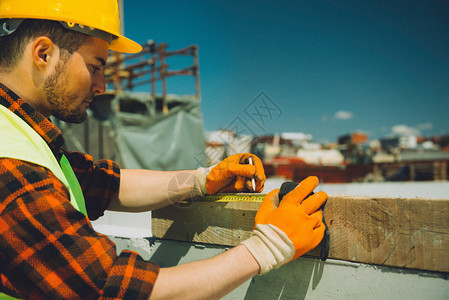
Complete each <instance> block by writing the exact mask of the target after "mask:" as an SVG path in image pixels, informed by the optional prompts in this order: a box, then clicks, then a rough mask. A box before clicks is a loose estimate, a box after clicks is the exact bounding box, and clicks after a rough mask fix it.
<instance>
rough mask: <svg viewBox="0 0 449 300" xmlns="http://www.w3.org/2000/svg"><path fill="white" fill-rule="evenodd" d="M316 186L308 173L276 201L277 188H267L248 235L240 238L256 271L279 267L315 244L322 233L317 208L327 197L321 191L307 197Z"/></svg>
mask: <svg viewBox="0 0 449 300" xmlns="http://www.w3.org/2000/svg"><path fill="white" fill-rule="evenodd" d="M317 186H318V178H317V177H315V176H310V177H308V178H306V179H305V180H303V181H302V182H301V183H300V184H299V185H298V186H297V187H296V188H295V189H294V190H292V191H291V192H290V193H288V194H287V195H285V197H284V198H283V200H282V202H281V204H280V205H279V197H278V194H279V189H277V190H273V191H271V192H270V193H269V194H268V195H267V196H266V197H265V199H264V201H263V202H262V204H261V206H260V208H259V210H258V212H257V214H256V218H255V223H256V225H255V228H254V231H253V233H252V235H251V237H250V238H249V239H247V240H245V241H243V242H242V244H244V245H245V246H246V247H247V248H248V250H249V251H250V252H251V254H252V255H253V256H254V258H255V259H256V260H257V262H258V263H259V265H260V272H259V274H265V273H267V272H268V271H270V270H271V269H275V268H279V267H280V266H282V265H284V264H286V263H288V262H289V261H291V260H293V259H296V258H298V257H299V256H301V255H303V254H304V253H306V252H308V251H309V250H312V249H313V248H315V247H316V246H317V245H318V244H319V243H320V242H321V240H322V238H323V236H324V230H325V226H324V224H323V222H322V219H323V215H322V212H321V211H317V210H318V209H319V208H320V206H321V205H323V204H324V202H326V200H327V194H326V193H325V192H318V193H316V194H314V195H311V196H309V197H308V195H309V194H310V193H311V192H312V191H313V189H314V188H316V187H317Z"/></svg>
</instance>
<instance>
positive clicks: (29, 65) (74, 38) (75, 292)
mask: <svg viewBox="0 0 449 300" xmlns="http://www.w3.org/2000/svg"><path fill="white" fill-rule="evenodd" d="M0 45H1V46H0V137H1V138H0V280H1V281H0V292H2V293H4V294H7V295H11V296H12V297H15V298H26V299H28V298H30V299H31V298H32V299H97V298H102V299H103V298H104V299H122V298H123V299H144V298H145V299H146V298H152V299H158V298H183V299H187V298H192V299H202V298H204V299H210V298H219V297H221V296H223V295H225V294H226V293H228V292H230V291H231V290H232V289H234V288H236V287H237V286H239V285H240V284H242V283H243V282H245V281H246V280H248V279H249V278H251V277H252V276H255V275H256V274H265V273H267V272H269V271H270V270H271V269H273V268H278V267H280V266H282V265H284V264H286V263H288V262H289V261H291V260H293V259H295V258H297V257H299V256H300V255H302V254H304V253H306V252H307V251H309V250H310V249H312V248H314V247H315V246H317V245H318V243H319V242H320V241H321V239H322V237H323V234H324V225H323V223H322V214H321V212H320V211H319V210H318V208H319V207H320V206H321V205H322V204H323V203H324V202H325V201H326V199H327V195H326V194H325V193H323V192H319V193H316V194H314V195H313V196H309V197H308V195H309V193H310V192H311V191H312V190H313V189H314V188H315V187H316V186H317V184H318V180H317V178H316V177H310V178H307V179H306V180H304V181H303V182H302V183H301V184H300V185H299V186H298V187H297V188H295V189H294V190H293V191H292V192H290V193H289V194H287V195H286V196H285V197H284V199H283V201H282V203H281V204H280V205H278V203H279V200H278V190H275V191H272V192H270V193H269V194H268V195H267V196H266V197H265V200H264V202H263V203H262V205H261V207H260V209H259V211H258V213H257V216H256V219H255V227H254V231H253V235H252V236H251V237H250V238H249V239H247V240H246V241H244V242H242V244H241V245H239V246H236V247H234V248H232V249H230V250H228V251H226V252H224V253H222V254H220V255H218V256H216V257H213V258H210V259H207V260H202V261H197V262H193V263H189V264H185V265H179V266H175V267H172V268H159V266H157V265H156V264H154V263H152V262H149V261H145V260H143V259H142V258H141V257H140V256H139V255H138V254H137V253H135V252H132V251H123V252H121V253H120V254H117V253H116V248H115V245H114V243H113V242H112V241H111V240H109V238H108V237H106V236H104V235H101V234H98V233H96V232H95V231H94V230H93V229H92V226H91V224H90V221H89V219H90V220H94V219H97V218H98V217H100V216H101V215H103V212H104V210H106V209H110V210H116V211H145V210H152V209H156V208H160V207H163V206H166V205H169V204H171V203H172V202H173V200H174V199H176V200H182V199H186V198H188V197H190V196H191V195H192V193H195V194H196V195H205V194H214V193H216V192H220V191H228V192H240V191H252V188H251V179H252V178H254V179H255V183H256V191H258V192H260V191H262V189H263V185H264V181H265V175H264V171H263V167H262V163H261V161H260V160H259V159H258V158H257V157H256V156H254V155H252V154H248V153H246V154H236V155H233V156H230V157H229V158H227V159H225V160H224V161H222V162H221V163H219V164H218V165H216V166H215V167H211V168H200V169H198V170H191V171H179V172H160V171H150V170H120V169H119V167H118V165H117V164H116V163H114V162H112V161H110V160H100V161H98V162H94V161H93V159H92V157H91V156H89V155H87V154H82V153H78V152H68V151H65V150H63V148H62V147H63V144H64V140H63V137H62V134H61V132H60V130H59V129H58V128H57V127H55V126H54V125H53V124H52V123H51V122H50V120H49V117H50V116H51V115H53V116H55V117H56V118H58V119H61V120H63V121H67V122H74V123H79V122H82V121H84V120H85V119H86V109H87V107H88V106H89V104H90V103H91V102H92V100H93V98H94V96H95V95H98V94H102V93H103V92H104V91H105V82H104V78H103V67H104V65H105V63H106V60H107V57H108V49H111V50H115V51H119V52H125V53H135V52H138V51H140V49H141V47H140V46H139V45H138V44H137V43H135V42H133V41H131V40H129V39H127V38H126V37H124V36H122V35H120V33H119V16H118V8H117V3H116V0H41V1H35V0H34V1H32V0H14V1H10V0H8V1H7V0H0ZM250 158H251V159H252V160H253V163H254V165H251V164H248V162H249V160H250ZM181 173H182V174H185V173H188V174H190V175H191V176H190V178H191V179H190V181H189V183H188V184H187V185H184V186H185V188H184V189H180V190H178V191H176V192H177V194H176V195H173V193H170V197H168V194H169V191H168V186H169V185H168V183H169V182H170V180H171V179H173V178H174V177H176V176H178V175H179V174H181ZM170 192H173V191H170Z"/></svg>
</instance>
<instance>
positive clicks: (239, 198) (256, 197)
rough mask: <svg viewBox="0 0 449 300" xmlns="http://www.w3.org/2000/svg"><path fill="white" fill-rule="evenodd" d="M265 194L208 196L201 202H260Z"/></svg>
mask: <svg viewBox="0 0 449 300" xmlns="http://www.w3.org/2000/svg"><path fill="white" fill-rule="evenodd" d="M265 196H266V195H265V194H250V193H238V194H215V195H208V196H206V197H204V198H203V201H208V202H262V201H263V199H264V198H265Z"/></svg>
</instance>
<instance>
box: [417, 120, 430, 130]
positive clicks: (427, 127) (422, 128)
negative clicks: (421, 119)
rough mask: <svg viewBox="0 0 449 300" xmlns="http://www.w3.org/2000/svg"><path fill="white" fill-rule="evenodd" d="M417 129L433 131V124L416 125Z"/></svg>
mask: <svg viewBox="0 0 449 300" xmlns="http://www.w3.org/2000/svg"><path fill="white" fill-rule="evenodd" d="M416 128H418V129H419V130H431V129H433V124H432V122H426V123H421V124H418V125H416Z"/></svg>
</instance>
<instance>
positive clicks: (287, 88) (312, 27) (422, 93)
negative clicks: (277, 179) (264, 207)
mask: <svg viewBox="0 0 449 300" xmlns="http://www.w3.org/2000/svg"><path fill="white" fill-rule="evenodd" d="M124 9H125V15H124V18H125V34H126V36H127V37H129V38H132V39H134V40H136V41H137V42H139V43H144V42H146V41H147V40H149V39H152V40H154V41H156V42H158V43H160V42H165V43H168V44H169V49H172V50H175V49H178V48H183V47H185V46H187V45H191V44H197V45H198V46H199V58H200V72H201V91H202V110H203V116H204V127H205V129H206V130H216V129H219V128H229V127H230V126H232V124H234V123H235V120H239V122H242V124H245V126H246V127H247V128H249V129H250V131H251V132H253V133H255V134H257V135H261V134H271V133H281V132H304V133H308V134H312V135H313V138H314V140H315V141H317V142H326V141H327V142H333V141H336V139H337V137H338V136H340V135H344V134H347V133H350V132H354V131H362V132H365V133H367V134H368V136H369V137H370V139H375V138H379V137H382V136H385V135H388V134H390V133H392V132H408V131H411V132H415V133H418V134H421V135H424V136H432V135H439V134H448V133H449V120H448V119H449V118H448V117H449V17H448V16H449V2H446V1H434V0H431V1H416V0H410V1H406V0H400V1H360V0H357V1H356V0H354V1H336V0H314V1H293V0H292V1H266V0H259V1H255V0H248V1H235V0H227V1H225V0H222V1H218V0H208V1H205V0H204V1H203V0H200V1H180V0H165V1H161V0H151V1H143V0H133V1H130V0H124ZM169 63H170V62H169ZM183 63H184V66H187V65H189V64H190V63H189V62H184V61H174V62H172V63H171V64H172V66H173V68H176V65H177V64H183ZM192 90H193V80H191V78H183V79H179V80H175V79H173V80H171V81H169V82H168V91H169V92H171V93H191V91H192ZM261 93H263V94H261ZM260 95H263V96H264V97H265V98H266V99H267V101H268V102H269V103H272V104H274V105H275V107H277V108H278V110H277V111H273V114H272V115H271V116H270V117H267V118H266V120H265V121H266V122H265V124H264V126H257V125H260V124H255V123H257V120H256V121H255V120H254V119H251V117H250V116H249V115H247V114H246V113H245V112H247V111H245V108H247V107H248V105H251V104H252V103H253V104H254V103H256V104H257V103H258V102H257V101H259V100H260V99H259V97H260ZM266 115H268V114H266Z"/></svg>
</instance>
